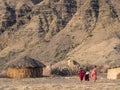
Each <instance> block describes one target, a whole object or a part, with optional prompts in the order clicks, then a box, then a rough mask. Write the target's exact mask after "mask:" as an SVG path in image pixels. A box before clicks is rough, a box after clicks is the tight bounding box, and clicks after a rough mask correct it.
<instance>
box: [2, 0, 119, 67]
mask: <svg viewBox="0 0 120 90" xmlns="http://www.w3.org/2000/svg"><path fill="white" fill-rule="evenodd" d="M119 4H120V0H4V1H3V0H1V1H0V66H4V65H5V63H6V62H8V61H9V60H12V59H14V58H16V57H17V56H19V55H23V54H27V55H29V56H31V57H34V58H36V59H39V60H41V61H43V62H44V63H51V62H54V61H57V62H58V61H62V60H76V61H78V62H79V63H80V64H97V65H104V67H105V68H106V67H109V66H120V7H119ZM0 68H2V67H0Z"/></svg>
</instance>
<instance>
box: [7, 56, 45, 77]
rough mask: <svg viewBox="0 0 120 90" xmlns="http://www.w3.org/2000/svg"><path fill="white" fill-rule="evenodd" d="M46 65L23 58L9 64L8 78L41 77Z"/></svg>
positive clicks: (26, 57)
mask: <svg viewBox="0 0 120 90" xmlns="http://www.w3.org/2000/svg"><path fill="white" fill-rule="evenodd" d="M43 67H45V65H44V64H43V63H41V62H39V61H37V60H35V59H33V58H30V57H28V56H23V57H20V58H17V59H15V60H14V61H11V62H9V63H8V64H7V76H8V77H10V78H31V77H40V76H42V73H43Z"/></svg>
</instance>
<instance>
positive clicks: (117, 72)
mask: <svg viewBox="0 0 120 90" xmlns="http://www.w3.org/2000/svg"><path fill="white" fill-rule="evenodd" d="M107 79H120V67H117V68H111V69H108V73H107Z"/></svg>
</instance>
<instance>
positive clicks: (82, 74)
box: [79, 68, 84, 82]
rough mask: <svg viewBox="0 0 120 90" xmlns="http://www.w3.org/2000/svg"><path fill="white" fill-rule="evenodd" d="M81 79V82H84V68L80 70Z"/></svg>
mask: <svg viewBox="0 0 120 90" xmlns="http://www.w3.org/2000/svg"><path fill="white" fill-rule="evenodd" d="M79 77H80V81H81V82H82V81H83V78H84V70H83V69H82V68H80V71H79Z"/></svg>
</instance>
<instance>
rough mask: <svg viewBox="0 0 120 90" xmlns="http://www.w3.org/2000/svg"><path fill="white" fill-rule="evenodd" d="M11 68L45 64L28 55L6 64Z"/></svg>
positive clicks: (34, 66) (42, 65)
mask: <svg viewBox="0 0 120 90" xmlns="http://www.w3.org/2000/svg"><path fill="white" fill-rule="evenodd" d="M7 67H11V68H43V67H45V65H44V64H43V63H41V62H39V61H38V60H35V59H33V58H31V57H28V56H22V57H19V58H17V59H15V60H13V61H11V62H9V63H8V64H7Z"/></svg>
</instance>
